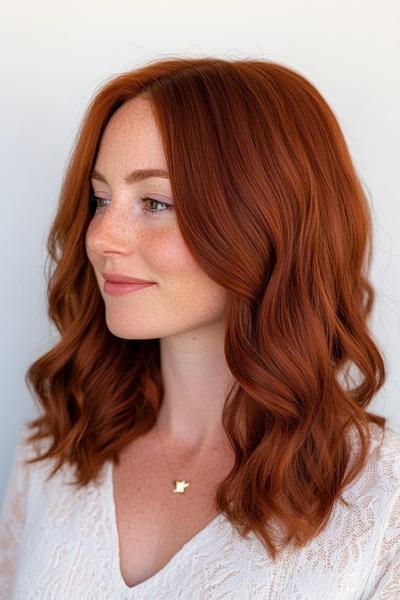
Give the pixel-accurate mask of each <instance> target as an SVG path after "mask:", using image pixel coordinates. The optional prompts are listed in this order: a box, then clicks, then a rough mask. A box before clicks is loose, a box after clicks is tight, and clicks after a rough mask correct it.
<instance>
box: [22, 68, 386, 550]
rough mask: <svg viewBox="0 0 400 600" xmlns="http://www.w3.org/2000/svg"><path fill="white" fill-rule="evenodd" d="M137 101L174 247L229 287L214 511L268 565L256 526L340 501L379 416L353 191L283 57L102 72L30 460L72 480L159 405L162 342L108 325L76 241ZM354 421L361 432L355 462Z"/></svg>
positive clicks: (78, 167) (79, 165)
mask: <svg viewBox="0 0 400 600" xmlns="http://www.w3.org/2000/svg"><path fill="white" fill-rule="evenodd" d="M139 94H142V95H144V96H145V97H147V98H148V99H149V101H150V102H151V106H152V108H153V110H154V115H155V118H156V121H157V124H158V126H159V129H160V132H161V136H162V143H163V147H164V151H165V156H166V160H167V165H168V169H169V174H170V181H171V186H172V193H173V198H174V206H175V210H176V218H177V223H178V226H179V228H180V231H181V233H182V236H183V238H184V241H185V242H186V244H187V247H188V248H189V250H190V252H191V253H192V255H193V256H194V257H195V259H196V260H197V261H198V263H199V264H200V265H201V266H202V268H203V269H204V271H205V272H206V273H207V274H208V275H209V277H211V278H212V279H213V280H215V281H216V282H217V283H218V284H220V285H222V286H224V288H226V290H227V293H228V301H227V307H226V317H227V324H226V330H225V342H224V343H225V345H224V351H225V356H226V361H227V364H228V366H229V369H230V371H231V372H232V374H233V377H234V381H235V385H234V388H232V389H231V390H230V392H229V394H228V395H227V397H226V399H225V405H224V410H223V419H222V420H223V427H224V429H225V431H226V434H227V436H228V438H229V441H230V443H231V445H232V448H233V449H234V453H235V457H236V458H235V464H234V466H233V468H232V470H231V472H230V473H229V474H228V476H227V477H226V478H225V479H224V480H223V481H222V482H221V483H220V485H219V487H218V490H217V493H216V497H215V506H216V508H217V510H218V511H219V512H221V513H223V514H224V515H225V516H226V518H227V519H229V520H230V522H231V523H232V524H233V525H234V526H235V527H236V529H237V531H238V532H240V534H241V535H246V534H247V533H248V531H249V530H253V531H254V532H255V534H256V535H257V537H258V538H259V539H260V541H261V542H262V543H263V544H264V546H265V548H266V550H267V552H269V554H270V556H272V558H273V559H275V558H276V556H277V555H278V553H279V552H278V547H277V545H276V540H274V538H273V535H272V531H271V530H270V528H268V527H266V525H267V524H271V523H272V520H276V521H277V522H278V523H280V524H281V525H282V526H283V527H284V529H285V530H286V538H285V540H284V545H286V544H288V543H289V542H292V541H293V542H294V544H295V546H296V547H302V546H304V545H306V544H307V542H309V541H310V540H311V539H312V538H313V537H315V536H316V535H317V534H318V533H319V532H320V531H321V530H322V528H323V527H324V526H325V525H326V523H327V521H328V517H329V515H330V513H331V510H332V508H333V504H334V502H335V500H336V499H340V500H341V501H342V502H343V503H344V504H345V505H346V506H348V503H347V502H346V501H345V500H344V498H342V497H341V493H342V491H343V490H344V488H345V487H346V486H347V485H348V484H349V483H350V482H351V481H353V480H354V479H355V478H356V476H357V475H358V474H359V472H360V471H361V470H362V468H363V466H364V464H365V463H366V460H367V458H368V454H367V453H368V449H369V447H370V446H369V445H370V440H371V438H370V433H371V432H370V427H369V423H375V424H377V425H378V426H379V427H380V428H382V430H383V432H384V431H385V427H386V424H385V421H386V419H385V418H384V417H383V416H379V415H376V414H373V413H370V412H368V411H367V410H366V407H367V406H368V404H369V403H370V402H371V400H372V398H373V396H374V395H375V394H376V392H377V391H378V390H379V388H380V387H381V386H382V385H383V383H384V381H385V379H386V374H385V366H384V361H383V358H382V355H381V353H380V351H379V350H378V347H377V346H376V345H375V343H374V341H373V339H372V336H371V333H370V331H369V329H368V324H367V319H368V316H369V314H370V312H371V309H372V306H373V302H374V297H375V291H374V290H373V288H372V286H371V283H370V281H369V280H368V277H367V271H368V269H369V267H370V262H371V248H372V244H371V238H372V219H371V215H370V212H369V207H368V202H367V197H366V194H365V192H364V191H363V189H362V185H361V183H360V179H359V177H358V176H357V174H356V170H355V167H354V165H353V164H352V160H351V157H350V153H349V150H348V148H347V145H346V142H345V140H344V136H343V134H342V132H341V129H340V126H339V124H338V121H337V119H336V117H335V116H334V113H333V111H332V109H331V108H330V107H329V106H328V104H327V103H326V101H325V100H324V99H323V98H322V97H321V95H320V93H319V92H318V91H317V90H316V88H315V87H314V86H313V85H312V84H311V83H310V82H309V81H308V80H307V79H305V78H304V77H303V76H301V75H300V74H299V73H297V72H295V71H294V70H291V69H289V68H287V67H285V66H282V65H280V64H276V63H273V62H268V61H265V60H262V59H252V60H225V59H220V58H208V57H206V58H173V57H172V58H171V57H168V58H163V59H162V60H156V61H153V62H151V63H148V64H146V65H144V66H141V67H140V68H137V69H135V70H132V71H128V72H124V73H122V74H118V75H117V76H114V77H112V78H111V79H110V80H107V81H106V82H105V83H103V84H102V86H100V89H99V90H98V91H97V93H96V94H95V95H94V97H93V98H92V99H91V101H90V103H89V106H88V108H87V111H86V113H85V115H84V118H83V121H82V124H81V127H80V129H79V132H78V134H77V139H76V142H75V144H74V148H73V151H72V152H71V155H70V157H69V162H68V166H67V169H66V172H65V176H64V178H63V183H62V187H61V192H60V198H59V204H58V210H57V213H56V215H55V217H54V220H53V223H52V226H51V230H50V233H49V237H48V240H47V248H48V253H49V257H50V259H51V265H50V266H53V267H54V269H53V271H51V268H50V269H49V273H48V281H47V284H48V314H49V317H50V319H51V320H52V321H53V322H54V324H55V325H56V327H57V329H58V331H59V333H60V339H59V341H58V342H57V343H56V344H55V345H54V347H52V348H51V349H50V350H49V351H48V352H46V353H45V354H44V355H43V356H41V357H40V358H39V359H38V360H36V361H35V362H34V363H33V364H32V365H31V366H30V367H29V369H28V371H27V373H26V375H25V379H26V383H27V385H28V387H29V386H31V388H32V392H33V394H36V396H37V397H38V400H39V402H38V404H39V405H40V407H41V409H42V414H41V415H40V416H39V417H38V418H36V419H34V420H31V421H30V422H29V423H28V427H29V428H32V429H33V428H35V429H36V432H35V433H34V434H33V433H32V434H31V436H30V437H29V441H30V442H33V441H40V440H44V439H48V440H50V444H49V445H48V448H47V449H46V450H45V452H44V453H43V454H42V455H40V454H39V455H38V456H37V457H36V458H34V459H31V460H30V461H29V462H36V461H39V460H44V459H46V458H55V459H56V461H55V466H54V469H53V470H52V472H51V474H50V477H52V476H53V475H54V473H55V472H56V471H57V470H58V469H59V468H60V467H61V466H62V465H63V464H64V463H69V464H70V465H73V466H74V467H75V472H76V475H77V478H76V481H75V482H74V483H75V484H77V485H78V486H85V485H86V484H87V483H88V482H90V481H91V480H92V479H94V478H96V477H97V475H98V473H99V471H100V470H101V467H102V466H103V464H104V462H105V461H107V460H113V461H114V462H117V464H118V462H119V461H118V452H119V451H120V450H121V448H122V447H123V446H125V445H126V444H127V443H128V442H130V441H132V440H133V439H135V438H136V437H138V436H139V435H141V434H142V433H144V432H146V431H148V430H149V429H151V428H152V427H153V425H154V424H155V421H156V418H157V413H158V411H159V409H160V406H161V403H162V396H163V382H162V378H161V371H160V357H159V340H158V339H153V340H152V339H150V340H126V339H120V338H118V337H116V336H114V335H113V334H112V333H111V332H110V331H109V330H108V328H107V326H106V322H105V312H104V303H103V300H102V297H101V295H100V292H99V289H98V284H97V282H96V279H95V275H94V272H93V269H92V268H91V266H90V264H89V262H88V257H87V255H86V250H85V234H86V230H87V227H88V225H89V222H90V220H91V217H92V214H91V208H90V202H89V199H90V196H91V193H92V191H91V184H90V172H91V170H92V169H93V166H94V162H95V157H96V152H97V150H98V147H99V142H100V139H101V136H102V133H103V131H104V128H105V126H106V124H107V122H108V121H109V119H110V117H111V116H112V114H113V113H114V112H115V111H116V110H117V109H118V108H119V107H120V106H121V105H122V104H123V103H124V102H126V101H127V100H129V99H132V98H134V97H136V96H138V95H139ZM188 198H190V201H187V199H188ZM352 367H356V368H357V369H358V381H355V380H353V379H352V377H351V376H350V370H351V368H352ZM242 423H245V427H244V428H242V426H241V425H240V424H242ZM350 428H352V429H354V430H355V431H356V432H357V433H358V436H359V437H358V439H359V440H360V442H361V452H360V453H359V455H358V456H357V457H356V459H355V461H354V462H353V463H352V461H351V460H350V459H351V456H352V452H351V448H352V447H351V445H350V443H349V438H348V436H347V432H349V431H350ZM351 463H352V464H351ZM350 467H351V468H350Z"/></svg>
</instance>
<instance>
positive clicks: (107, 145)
mask: <svg viewBox="0 0 400 600" xmlns="http://www.w3.org/2000/svg"><path fill="white" fill-rule="evenodd" d="M102 165H107V167H108V166H110V165H111V166H115V167H117V166H118V167H119V169H120V170H123V171H124V172H125V171H127V170H128V169H135V168H137V169H140V168H166V161H165V156H164V152H163V147H162V140H161V135H160V132H159V129H158V127H157V124H156V121H155V119H154V115H153V111H152V108H151V104H150V102H149V100H147V99H145V98H141V97H138V98H134V99H132V100H128V101H127V102H125V103H124V104H123V105H122V106H120V107H119V108H118V110H117V111H116V112H115V113H114V114H113V115H112V116H111V118H110V120H109V121H108V123H107V125H106V128H105V130H104V132H103V135H102V138H101V141H100V146H99V150H98V153H97V159H96V168H97V169H98V170H100V171H101V170H102Z"/></svg>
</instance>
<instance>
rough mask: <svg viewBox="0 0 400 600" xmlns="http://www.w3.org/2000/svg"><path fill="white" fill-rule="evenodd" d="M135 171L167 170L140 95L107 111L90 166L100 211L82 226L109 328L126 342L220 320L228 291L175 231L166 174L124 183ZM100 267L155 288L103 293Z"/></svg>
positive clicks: (158, 137) (178, 231) (194, 330)
mask: <svg viewBox="0 0 400 600" xmlns="http://www.w3.org/2000/svg"><path fill="white" fill-rule="evenodd" d="M136 169H162V170H165V171H167V165H166V161H165V157H164V153H163V149H162V144H161V138H160V134H159V131H158V128H157V126H156V123H155V121H154V118H153V115H152V112H151V106H150V103H149V101H148V100H146V99H145V98H140V97H138V98H135V99H133V100H129V101H128V102H126V103H125V104H123V105H122V106H121V107H120V108H119V109H118V110H117V111H116V112H115V113H114V114H113V115H112V117H111V119H110V121H109V122H108V124H107V126H106V129H105V131H104V133H103V136H102V139H101V142H100V146H99V151H98V153H97V158H96V163H95V166H94V171H96V172H97V173H100V174H101V175H102V176H103V178H104V180H105V181H100V180H98V179H97V178H94V177H93V178H92V179H91V182H92V188H93V193H94V194H95V195H96V196H97V198H98V200H97V206H98V208H97V209H96V212H95V213H94V216H93V218H92V220H91V222H90V224H89V227H88V230H87V234H86V251H87V255H88V258H89V261H90V263H91V264H92V266H93V269H94V272H95V275H96V279H97V282H98V285H99V289H100V293H101V295H102V297H103V299H104V303H105V311H106V321H107V326H108V328H109V329H110V331H111V332H112V333H113V334H114V335H116V336H117V337H121V338H125V339H149V338H162V337H166V336H170V335H174V334H179V333H184V332H189V331H190V332H191V333H193V334H194V333H195V332H196V330H198V329H200V328H205V327H210V326H213V325H214V324H216V323H218V322H220V321H221V320H222V319H223V317H224V311H225V305H226V290H225V289H224V288H223V287H221V286H220V285H218V284H217V283H215V282H214V281H213V280H212V279H210V278H209V277H208V275H206V274H205V273H204V271H202V269H201V268H200V267H199V266H198V264H197V263H196V262H195V261H194V259H193V257H192V255H191V254H190V253H189V250H188V248H187V246H186V245H185V243H184V241H183V238H182V236H181V233H180V230H179V228H178V224H177V220H176V214H175V211H174V206H173V204H174V201H173V198H172V193H171V185H170V181H169V179H168V178H166V177H160V176H158V177H154V176H152V177H150V178H146V179H141V180H135V181H132V182H131V183H127V182H125V181H124V178H125V177H126V176H127V174H128V173H131V172H132V171H133V170H136ZM142 198H147V200H146V201H143V200H142ZM150 199H151V200H150ZM187 201H188V202H190V198H187ZM163 203H167V204H169V205H170V209H169V210H168V209H167V207H166V205H165V204H163ZM151 211H153V212H151ZM103 272H111V273H119V274H123V275H128V276H131V277H137V278H139V279H145V280H148V281H153V282H155V285H151V286H148V287H144V288H142V289H140V290H137V291H134V292H131V293H127V294H124V295H111V294H110V293H107V292H105V291H104V281H105V279H104V277H103V275H102V273H103ZM219 324H220V323H219Z"/></svg>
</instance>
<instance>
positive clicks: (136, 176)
mask: <svg viewBox="0 0 400 600" xmlns="http://www.w3.org/2000/svg"><path fill="white" fill-rule="evenodd" d="M148 177H164V178H165V179H169V175H168V172H167V171H164V169H135V170H134V171H131V172H130V173H128V174H127V175H125V177H124V181H125V183H133V182H135V181H142V180H143V179H147V178H148ZM90 179H96V180H97V181H102V182H103V183H107V185H108V182H107V179H106V178H105V177H104V175H102V174H101V173H99V172H98V171H96V170H95V169H93V171H91V173H90Z"/></svg>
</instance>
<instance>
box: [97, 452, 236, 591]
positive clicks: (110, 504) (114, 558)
mask: <svg viewBox="0 0 400 600" xmlns="http://www.w3.org/2000/svg"><path fill="white" fill-rule="evenodd" d="M113 471H114V464H113V461H112V460H109V461H107V462H106V486H105V488H106V498H105V500H106V508H105V514H106V517H107V531H108V533H109V534H110V544H109V551H110V554H111V557H110V564H111V570H112V576H113V579H114V581H115V583H116V585H117V587H118V588H119V591H120V592H124V594H125V595H124V598H134V597H135V594H136V592H139V593H142V592H144V591H146V590H150V589H152V587H153V586H154V585H155V583H156V581H157V580H158V579H160V578H161V577H163V576H165V575H166V574H167V573H169V572H170V571H172V570H173V569H174V567H175V565H176V564H177V562H179V561H180V560H182V559H183V557H184V556H187V555H188V554H189V553H190V552H191V551H192V550H193V549H194V547H195V546H196V545H197V544H199V543H200V542H203V541H204V540H205V539H206V538H207V537H208V536H209V535H210V534H211V532H212V530H213V529H214V527H215V526H216V525H217V524H218V523H219V522H220V521H222V520H223V519H225V516H224V515H223V514H222V513H218V514H217V515H216V516H215V517H214V518H213V519H212V520H211V521H210V522H209V523H208V524H207V525H205V526H204V527H203V528H202V529H200V531H198V532H197V533H195V534H194V535H193V536H192V537H191V538H190V539H189V540H188V541H187V542H185V543H184V544H183V545H182V546H181V547H180V548H179V550H178V551H177V552H176V553H175V554H174V555H173V556H172V557H171V558H170V559H169V561H168V562H167V563H166V564H165V565H164V566H163V567H162V568H161V569H160V570H159V571H157V572H156V573H154V575H151V576H150V577H148V578H147V579H145V580H144V581H141V582H139V583H137V584H136V585H134V586H129V585H128V584H127V583H126V581H125V579H124V578H123V576H122V572H121V562H120V560H121V559H120V546H119V532H118V525H117V510H116V503H115V496H114V481H113Z"/></svg>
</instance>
